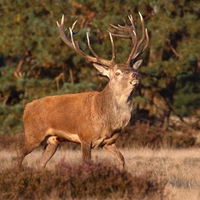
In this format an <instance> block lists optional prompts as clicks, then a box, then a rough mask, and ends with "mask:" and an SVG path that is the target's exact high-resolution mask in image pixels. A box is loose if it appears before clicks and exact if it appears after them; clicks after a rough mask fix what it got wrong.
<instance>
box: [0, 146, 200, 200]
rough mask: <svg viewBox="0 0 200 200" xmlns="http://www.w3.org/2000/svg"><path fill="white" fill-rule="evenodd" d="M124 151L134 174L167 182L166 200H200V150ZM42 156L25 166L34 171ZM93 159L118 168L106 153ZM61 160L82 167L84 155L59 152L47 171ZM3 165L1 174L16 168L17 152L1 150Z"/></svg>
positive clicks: (29, 158) (36, 154)
mask: <svg viewBox="0 0 200 200" xmlns="http://www.w3.org/2000/svg"><path fill="white" fill-rule="evenodd" d="M121 151H122V153H123V155H124V156H125V159H126V169H127V171H128V172H130V173H131V174H133V175H136V176H140V175H143V174H145V173H147V172H151V173H152V175H153V176H154V177H157V178H158V180H160V181H161V182H163V180H164V181H165V180H167V185H166V187H165V193H166V197H167V198H166V199H172V200H188V199H190V200H197V199H200V149H197V148H193V149H187V150H186V149H185V150H184V149H180V150H172V149H171V150H169V149H161V150H151V149H144V148H143V149H122V150H121ZM40 154H41V151H38V150H36V151H34V152H32V153H31V154H29V155H28V156H27V157H26V159H25V161H24V163H23V164H24V165H25V166H28V167H32V168H34V163H35V160H36V159H37V157H39V155H40ZM92 157H93V160H94V161H95V160H98V161H102V162H111V163H112V164H117V163H115V161H114V160H113V159H112V158H111V157H110V156H109V155H108V154H107V153H106V152H104V151H103V150H98V149H97V150H93V153H92ZM61 160H64V161H65V162H69V163H79V162H81V152H80V151H78V150H75V151H73V150H68V151H67V150H63V149H59V150H58V151H57V152H56V154H55V156H54V157H53V158H52V160H51V161H50V162H49V163H48V165H47V169H48V170H51V169H54V167H55V166H56V165H57V164H58V163H59V162H60V161H61ZM0 163H1V170H5V169H6V168H10V167H13V166H14V165H15V163H16V153H15V151H8V150H5V149H4V150H1V151H0ZM164 199H165V198H164Z"/></svg>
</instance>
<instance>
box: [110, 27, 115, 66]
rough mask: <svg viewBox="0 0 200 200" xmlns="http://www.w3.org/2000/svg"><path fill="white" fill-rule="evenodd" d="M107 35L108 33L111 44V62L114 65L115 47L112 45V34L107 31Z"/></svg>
mask: <svg viewBox="0 0 200 200" xmlns="http://www.w3.org/2000/svg"><path fill="white" fill-rule="evenodd" d="M108 33H109V36H110V42H111V45H112V59H111V62H112V63H113V64H114V63H115V58H116V54H115V45H114V41H113V37H112V34H111V33H110V32H109V31H108Z"/></svg>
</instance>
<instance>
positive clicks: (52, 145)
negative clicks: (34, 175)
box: [36, 136, 60, 170]
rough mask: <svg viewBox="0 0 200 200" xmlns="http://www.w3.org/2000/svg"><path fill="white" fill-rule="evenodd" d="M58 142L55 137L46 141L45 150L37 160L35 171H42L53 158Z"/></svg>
mask: <svg viewBox="0 0 200 200" xmlns="http://www.w3.org/2000/svg"><path fill="white" fill-rule="evenodd" d="M59 144H60V141H58V139H57V136H50V137H49V138H48V139H47V141H46V146H45V149H44V151H43V153H42V155H41V156H40V157H39V158H38V160H37V164H36V165H37V169H39V170H41V169H44V168H45V166H46V164H47V163H48V161H49V160H50V159H51V158H52V157H53V155H54V154H55V152H56V150H57V148H58V146H59Z"/></svg>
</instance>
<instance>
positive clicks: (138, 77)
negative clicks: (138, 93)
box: [132, 72, 141, 80]
mask: <svg viewBox="0 0 200 200" xmlns="http://www.w3.org/2000/svg"><path fill="white" fill-rule="evenodd" d="M140 77H141V76H140V74H138V73H137V72H133V73H132V78H133V79H136V80H139V79H140Z"/></svg>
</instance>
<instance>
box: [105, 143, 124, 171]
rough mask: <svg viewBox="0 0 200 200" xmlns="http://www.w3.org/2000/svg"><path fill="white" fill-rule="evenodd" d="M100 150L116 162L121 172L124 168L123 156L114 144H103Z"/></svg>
mask: <svg viewBox="0 0 200 200" xmlns="http://www.w3.org/2000/svg"><path fill="white" fill-rule="evenodd" d="M102 148H103V149H104V150H105V151H107V152H108V153H109V154H110V155H112V156H113V157H114V158H116V159H117V160H118V162H119V164H120V169H121V170H123V169H124V166H125V161H124V156H123V155H122V154H121V152H120V151H119V149H118V148H117V146H116V144H115V143H113V144H105V145H104V146H103V147H102Z"/></svg>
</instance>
